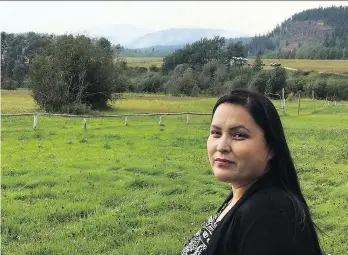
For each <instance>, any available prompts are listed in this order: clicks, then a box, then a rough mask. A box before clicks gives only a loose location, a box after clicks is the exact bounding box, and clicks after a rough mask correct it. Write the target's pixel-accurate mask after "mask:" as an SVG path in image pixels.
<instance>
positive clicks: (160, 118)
mask: <svg viewBox="0 0 348 255" xmlns="http://www.w3.org/2000/svg"><path fill="white" fill-rule="evenodd" d="M158 124H159V125H161V124H162V115H160V117H159V122H158Z"/></svg>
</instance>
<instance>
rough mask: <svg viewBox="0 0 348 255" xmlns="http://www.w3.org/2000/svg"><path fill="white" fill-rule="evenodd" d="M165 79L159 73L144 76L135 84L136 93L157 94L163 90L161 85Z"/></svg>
mask: <svg viewBox="0 0 348 255" xmlns="http://www.w3.org/2000/svg"><path fill="white" fill-rule="evenodd" d="M165 82H166V77H165V76H162V75H161V74H160V73H154V72H150V73H147V74H145V75H144V76H143V77H141V78H140V79H139V80H138V81H137V82H136V85H135V86H136V91H137V92H148V93H157V92H161V91H163V90H164V88H163V85H164V83H165Z"/></svg>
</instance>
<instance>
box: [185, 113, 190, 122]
mask: <svg viewBox="0 0 348 255" xmlns="http://www.w3.org/2000/svg"><path fill="white" fill-rule="evenodd" d="M189 120H190V114H187V116H186V124H187V123H189Z"/></svg>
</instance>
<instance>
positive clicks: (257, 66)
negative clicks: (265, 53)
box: [253, 54, 263, 71]
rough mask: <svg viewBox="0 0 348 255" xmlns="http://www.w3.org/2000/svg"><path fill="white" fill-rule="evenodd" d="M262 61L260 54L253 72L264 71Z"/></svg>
mask: <svg viewBox="0 0 348 255" xmlns="http://www.w3.org/2000/svg"><path fill="white" fill-rule="evenodd" d="M262 64H263V63H262V60H261V56H260V54H257V56H256V59H255V62H254V64H253V70H254V71H260V70H261V69H262Z"/></svg>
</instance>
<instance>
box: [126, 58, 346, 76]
mask: <svg viewBox="0 0 348 255" xmlns="http://www.w3.org/2000/svg"><path fill="white" fill-rule="evenodd" d="M125 59H126V60H127V62H128V66H130V67H135V66H142V67H150V66H151V65H156V66H157V67H160V66H161V65H162V62H163V61H162V58H155V57H144V58H142V57H126V58H125ZM262 61H263V63H265V64H266V66H265V67H264V68H265V69H271V67H269V65H270V63H272V62H279V63H281V64H282V66H283V67H289V68H294V69H300V70H307V71H312V70H313V71H317V72H323V73H337V74H338V73H340V74H342V73H344V74H348V60H311V59H280V60H279V59H262ZM253 62H254V59H252V58H250V59H249V63H250V64H252V63H253Z"/></svg>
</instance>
